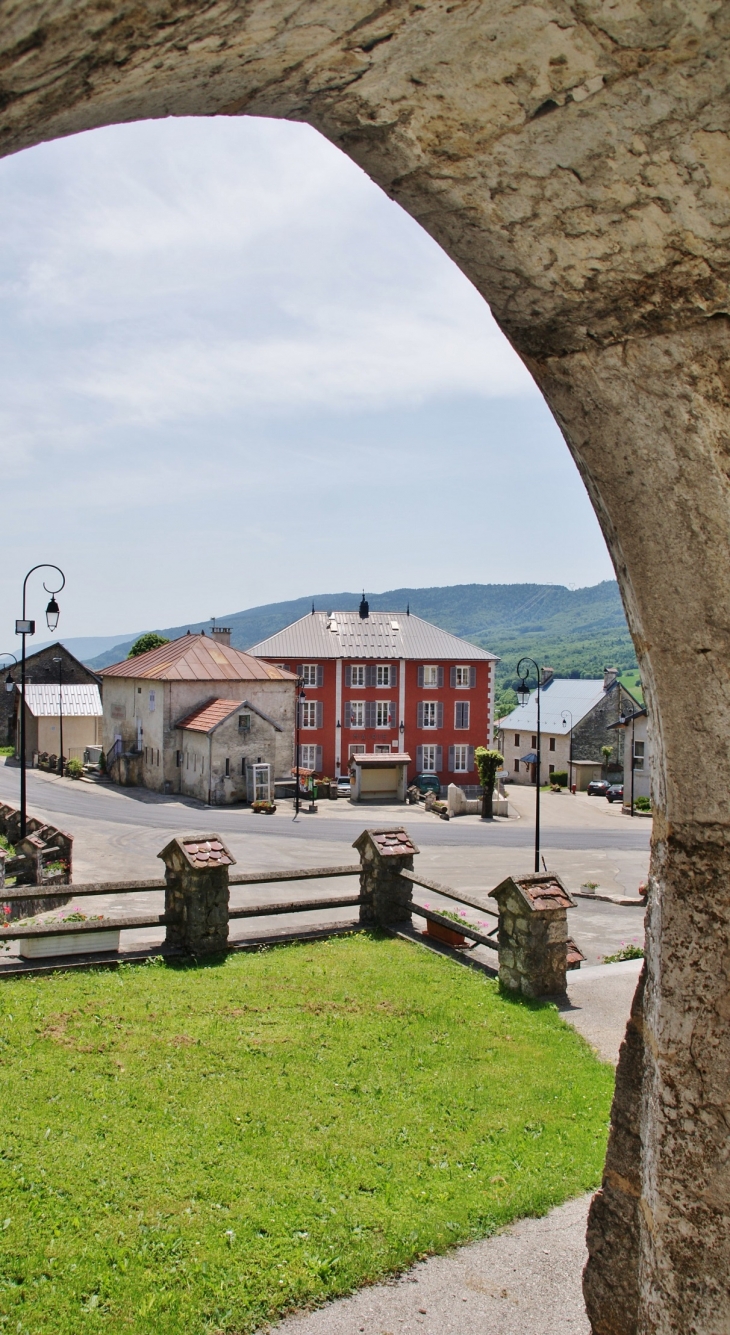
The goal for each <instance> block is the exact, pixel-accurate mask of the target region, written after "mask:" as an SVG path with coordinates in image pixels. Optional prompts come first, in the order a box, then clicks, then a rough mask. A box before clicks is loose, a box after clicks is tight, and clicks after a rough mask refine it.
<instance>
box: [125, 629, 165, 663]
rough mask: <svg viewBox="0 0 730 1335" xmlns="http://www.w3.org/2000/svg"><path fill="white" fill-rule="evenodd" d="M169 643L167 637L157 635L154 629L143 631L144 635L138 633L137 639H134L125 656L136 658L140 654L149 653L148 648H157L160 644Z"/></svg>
mask: <svg viewBox="0 0 730 1335" xmlns="http://www.w3.org/2000/svg"><path fill="white" fill-rule="evenodd" d="M169 643H170V641H169V640H168V639H167V637H166V636H165V635H158V634H157V631H156V630H148V631H145V633H144V635H140V637H139V639H138V640H135V641H134V644H133V645H132V648H131V649H130V651H129V653H128V654H127V658H138V657H139V655H140V654H146V653H149V651H150V649H159V647H160V645H161V644H169Z"/></svg>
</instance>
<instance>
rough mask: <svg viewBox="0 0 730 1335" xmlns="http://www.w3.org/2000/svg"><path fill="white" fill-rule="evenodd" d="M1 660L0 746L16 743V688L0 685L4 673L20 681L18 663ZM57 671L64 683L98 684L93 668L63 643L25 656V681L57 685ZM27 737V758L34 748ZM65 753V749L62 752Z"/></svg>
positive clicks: (14, 744) (15, 680) (4, 675)
mask: <svg viewBox="0 0 730 1335" xmlns="http://www.w3.org/2000/svg"><path fill="white" fill-rule="evenodd" d="M17 652H18V655H20V646H18V650H17ZM59 660H60V662H59ZM1 661H2V670H1V672H0V675H1V676H2V683H0V746H16V745H17V743H18V738H17V735H16V727H17V720H18V698H17V691H6V690H5V689H4V687H5V679H6V677H7V676H8V674H9V675H10V678H11V680H12V681H13V682H14V683H15V685H16V686H18V685H19V684H20V663H18V664H17V665H16V664H15V663H13V662H12V660H11V659H9V658H2V660H1ZM59 673H60V678H61V681H62V682H63V685H64V686H97V687H98V686H99V684H100V680H101V679H100V677H99V676H98V675H97V674H96V673H95V672H92V671H91V668H87V667H86V665H85V664H84V663H81V662H79V660H78V658H76V657H75V656H74V655H73V654H72V653H71V652H70V651H69V650H68V649H67V648H66V646H65V644H61V643H59V644H47V645H46V646H45V648H44V649H38V650H37V652H36V653H34V654H28V657H27V658H26V660H25V680H26V684H28V683H33V684H34V685H37V686H43V685H47V684H48V683H55V684H56V687H57V686H58V681H59ZM65 731H66V730H65V728H64V750H65V747H66V737H65ZM99 740H101V738H100V739H99ZM27 741H28V745H27V750H28V759H29V760H30V757H31V754H32V751H33V749H34V748H33V747H32V746H31V740H30V738H28V739H27ZM35 749H36V750H37V749H38V748H37V747H36V748H35ZM40 749H41V750H47V749H48V748H47V747H41V748H40ZM51 750H57V748H54V747H52V748H51ZM68 754H69V753H68V751H66V755H68Z"/></svg>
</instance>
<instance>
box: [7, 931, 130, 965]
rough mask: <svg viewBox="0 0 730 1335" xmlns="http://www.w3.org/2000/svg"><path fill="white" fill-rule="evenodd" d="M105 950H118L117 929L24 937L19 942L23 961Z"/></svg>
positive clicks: (87, 953)
mask: <svg viewBox="0 0 730 1335" xmlns="http://www.w3.org/2000/svg"><path fill="white" fill-rule="evenodd" d="M105 950H114V951H117V950H119V928H116V929H114V928H112V929H111V930H106V931H102V932H69V934H68V936H26V937H24V938H23V940H22V941H21V942H20V954H21V956H22V957H23V959H25V960H35V959H41V958H42V957H45V956H48V955H91V954H96V953H97V952H100V951H105Z"/></svg>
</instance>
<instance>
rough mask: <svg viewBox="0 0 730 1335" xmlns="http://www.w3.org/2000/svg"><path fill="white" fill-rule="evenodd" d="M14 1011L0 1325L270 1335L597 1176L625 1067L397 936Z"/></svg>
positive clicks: (6, 1063) (92, 978)
mask: <svg viewBox="0 0 730 1335" xmlns="http://www.w3.org/2000/svg"><path fill="white" fill-rule="evenodd" d="M0 1009H1V1011H2V1015H1V1017H0V1020H1V1023H0V1053H1V1057H0V1103H1V1106H2V1108H3V1118H2V1123H1V1126H0V1193H1V1200H0V1331H8V1332H10V1331H12V1332H13V1333H15V1332H16V1331H17V1332H22V1335H41V1332H42V1333H43V1335H46V1333H48V1335H51V1333H52V1335H78V1332H79V1331H84V1332H96V1331H102V1332H131V1333H132V1335H141V1333H142V1332H144V1333H145V1335H147V1333H148V1332H149V1335H152V1332H155V1335H183V1333H184V1335H198V1333H199V1332H244V1331H251V1330H254V1329H256V1327H257V1325H258V1324H259V1323H260V1322H261V1321H263V1320H265V1319H266V1318H273V1317H274V1316H275V1315H276V1314H278V1313H280V1312H282V1311H285V1310H287V1309H289V1308H292V1307H295V1306H301V1305H304V1304H307V1303H311V1302H316V1301H319V1300H322V1299H323V1298H325V1297H326V1296H329V1295H334V1294H338V1293H343V1292H347V1291H348V1290H350V1289H351V1288H353V1287H354V1286H356V1285H358V1284H362V1283H364V1282H367V1281H368V1280H374V1279H376V1278H377V1277H379V1276H382V1275H384V1274H385V1273H387V1272H388V1271H392V1270H396V1269H398V1268H401V1267H404V1266H406V1265H408V1264H409V1262H411V1261H413V1260H414V1259H415V1258H416V1257H418V1256H420V1255H422V1254H424V1253H427V1252H431V1251H443V1250H445V1249H446V1248H448V1247H450V1246H452V1245H453V1244H454V1243H457V1242H463V1241H465V1240H468V1239H472V1238H477V1237H484V1236H485V1235H486V1234H488V1233H490V1232H492V1231H493V1230H494V1229H495V1228H498V1227H499V1226H500V1225H502V1224H505V1223H507V1222H508V1221H509V1220H511V1219H514V1218H515V1217H516V1216H518V1215H524V1214H540V1213H543V1212H544V1211H546V1210H548V1209H549V1208H550V1207H551V1206H553V1205H556V1204H558V1203H559V1202H561V1201H563V1200H565V1199H566V1198H567V1197H569V1196H572V1195H575V1194H576V1193H578V1192H582V1191H585V1190H586V1189H588V1188H591V1187H594V1186H595V1185H596V1184H597V1183H598V1181H599V1178H600V1173H601V1166H602V1162H603V1155H604V1149H605V1142H606V1127H607V1119H608V1113H609V1103H610V1098H611V1091H612V1088H613V1071H612V1070H611V1068H610V1067H607V1066H605V1065H602V1064H601V1063H600V1062H599V1061H598V1060H597V1059H596V1058H595V1057H594V1056H593V1055H592V1054H591V1052H590V1050H589V1049H588V1047H587V1045H586V1044H584V1043H583V1041H582V1040H581V1039H580V1038H579V1037H578V1036H577V1035H576V1034H575V1032H574V1031H573V1030H572V1029H571V1028H569V1027H568V1026H567V1025H566V1024H564V1023H563V1021H562V1020H561V1019H560V1017H559V1015H558V1013H557V1011H556V1010H555V1009H554V1008H553V1007H552V1006H539V1005H529V1004H525V1003H520V1002H518V1001H514V1000H510V999H509V998H506V997H504V996H501V995H500V993H499V991H498V988H497V986H496V985H495V984H494V983H493V982H491V981H489V980H486V979H484V978H483V977H480V976H479V975H477V974H476V973H472V972H471V971H469V970H467V969H464V968H463V967H462V966H460V965H459V964H456V963H454V962H453V961H451V960H447V959H444V958H442V957H439V956H437V955H433V954H430V953H428V952H427V951H425V950H422V949H421V948H420V947H417V946H414V945H410V944H408V943H405V942H401V941H395V940H393V939H391V938H383V939H380V938H378V937H369V936H355V937H350V938H342V939H336V940H332V941H329V942H318V943H311V944H303V945H297V946H285V947H278V948H275V949H271V950H267V951H263V952H261V953H260V954H255V955H250V954H242V955H229V956H227V957H226V958H225V959H223V960H218V961H216V962H214V963H210V964H207V965H204V966H199V967H197V968H196V967H185V966H182V965H180V966H177V967H174V966H173V967H171V966H169V965H168V966H165V965H159V964H158V965H145V966H133V965H128V966H124V967H122V968H121V969H119V970H118V971H114V972H111V971H109V972H107V971H98V972H95V971H93V970H89V971H88V972H80V973H75V972H74V973H68V974H52V975H49V976H47V977H41V978H30V977H28V978H20V979H15V980H13V979H8V980H6V981H5V982H3V983H2V984H1V985H0Z"/></svg>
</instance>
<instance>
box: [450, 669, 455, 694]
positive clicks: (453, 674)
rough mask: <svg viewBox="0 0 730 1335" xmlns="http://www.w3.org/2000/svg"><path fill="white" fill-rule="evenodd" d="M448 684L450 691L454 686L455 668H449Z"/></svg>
mask: <svg viewBox="0 0 730 1335" xmlns="http://www.w3.org/2000/svg"><path fill="white" fill-rule="evenodd" d="M449 683H450V685H451V687H452V689H453V687H454V686H455V685H456V668H455V667H452V668H449Z"/></svg>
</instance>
